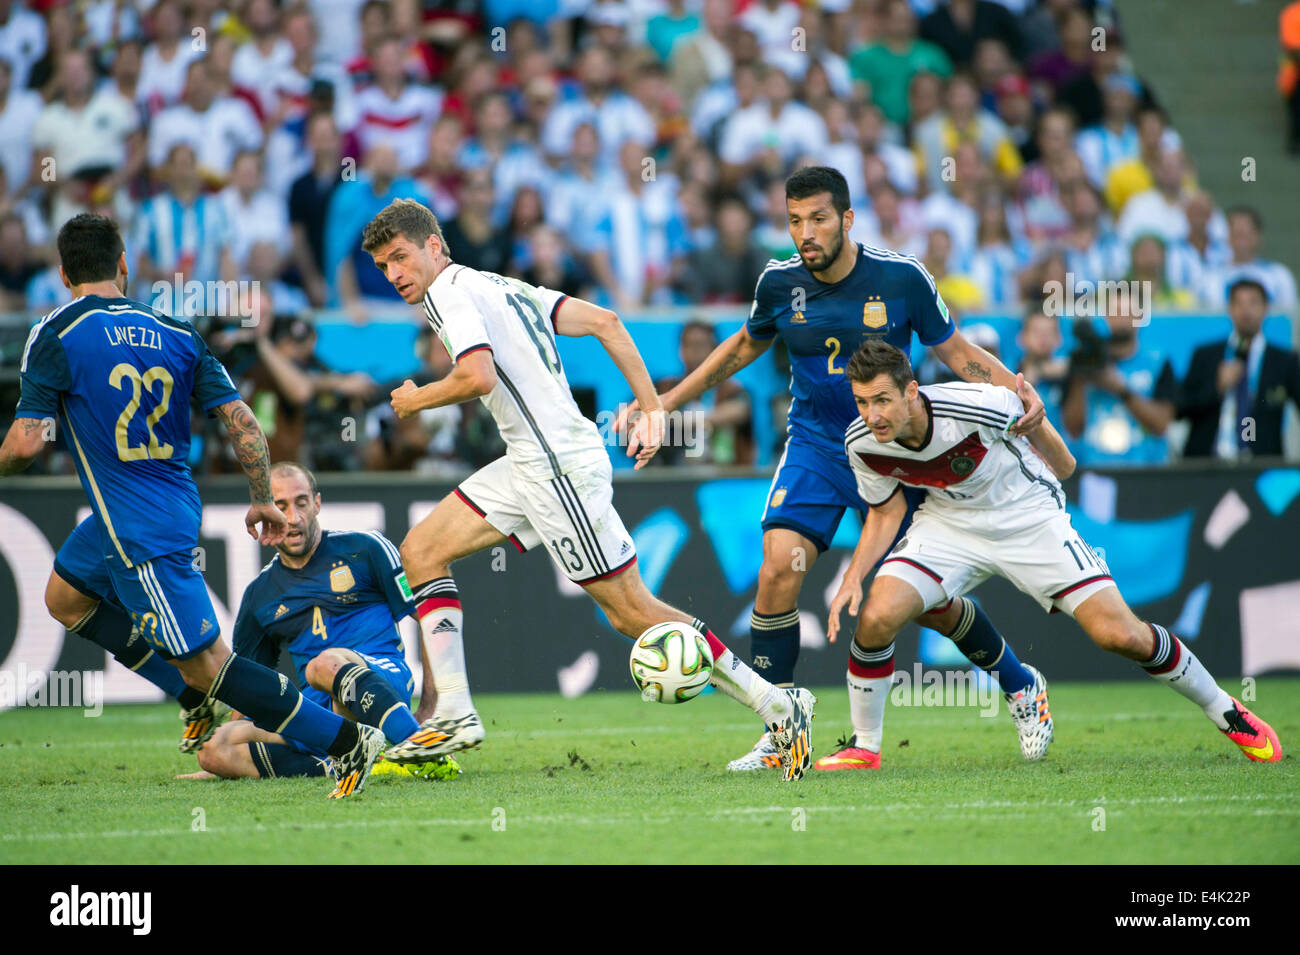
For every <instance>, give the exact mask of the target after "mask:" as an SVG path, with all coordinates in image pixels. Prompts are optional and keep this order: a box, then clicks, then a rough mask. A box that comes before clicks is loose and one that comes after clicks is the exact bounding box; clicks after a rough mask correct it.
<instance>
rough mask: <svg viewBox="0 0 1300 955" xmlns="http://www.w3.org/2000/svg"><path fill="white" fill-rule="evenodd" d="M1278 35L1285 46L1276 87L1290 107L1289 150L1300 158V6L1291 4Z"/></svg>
mask: <svg viewBox="0 0 1300 955" xmlns="http://www.w3.org/2000/svg"><path fill="white" fill-rule="evenodd" d="M1278 33H1279V39H1280V40H1281V43H1282V56H1283V60H1282V65H1281V67H1280V68H1279V70H1278V78H1277V86H1278V91H1279V92H1281V94H1282V97H1283V99H1285V100H1286V106H1287V135H1286V149H1287V152H1289V153H1291V155H1293V156H1298V155H1300V2H1296V3H1290V4H1288V5H1287V6H1286V7H1284V8H1283V9H1282V13H1281V14H1280V15H1279V16H1278Z"/></svg>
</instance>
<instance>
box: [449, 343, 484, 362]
mask: <svg viewBox="0 0 1300 955" xmlns="http://www.w3.org/2000/svg"><path fill="white" fill-rule="evenodd" d="M484 349H487V350H488V351H491V350H492V346H491V345H489V344H488V343H487V342H482V343H481V344H478V345H470V346H469V347H468V348H466V349H465V350H464V351H462V352H461V353H460V354H459V355H457V356H456V360H457V361H460V360H461V359H462V358H464V357H465V356H466V355H469V354H472V353H474V352H476V351H483V350H484Z"/></svg>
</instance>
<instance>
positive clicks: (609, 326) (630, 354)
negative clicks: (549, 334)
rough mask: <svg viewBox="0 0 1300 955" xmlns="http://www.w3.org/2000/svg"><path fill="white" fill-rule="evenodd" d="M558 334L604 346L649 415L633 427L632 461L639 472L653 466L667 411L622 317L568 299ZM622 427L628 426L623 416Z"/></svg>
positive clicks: (561, 312)
mask: <svg viewBox="0 0 1300 955" xmlns="http://www.w3.org/2000/svg"><path fill="white" fill-rule="evenodd" d="M555 332H556V334H558V335H565V336H567V337H569V338H581V337H582V336H584V335H591V336H592V337H593V338H595V339H596V340H597V341H599V342H600V344H601V347H603V348H604V349H605V351H606V352H607V353H608V354H609V357H610V359H612V360H613V362H614V364H615V365H616V366H617V367H618V370H619V371H620V372H621V373H622V375H623V377H624V378H625V379H627V383H628V387H629V388H631V389H632V396H633V398H635V407H636V408H637V409H639V410H642V411H644V412H645V414H644V415H642V416H640V417H639V418H638V419H637V421H636V423H635V424H634V426H633V430H632V434H631V435H630V436H629V438H628V442H627V454H628V457H632V456H633V455H636V459H637V461H636V468H637V469H638V470H640V469H641V468H643V467H645V466H646V465H647V464H649V463H650V459H651V458H652V457H654V455H655V452H656V451H658V450H659V446H660V445H661V444H663V439H664V409H663V404H662V403H661V401H660V398H659V394H658V393H657V392H656V391H655V386H654V382H652V381H651V380H650V372H649V371H647V370H646V367H645V360H644V359H643V358H642V357H641V353H640V352H639V351H637V347H636V342H634V341H632V335H631V334H630V333H629V332H628V330H627V326H626V325H624V324H623V322H622V320H621V319H619V317H618V315H617V314H615V313H614V312H611V311H610V310H609V309H607V308H601V307H600V306H599V305H593V304H591V302H585V301H583V300H582V299H580V298H566V299H565V300H564V301H563V302H561V303H560V307H559V308H558V309H557V310H556V312H555ZM618 424H619V425H624V424H626V418H625V417H624V416H620V418H619V422H618Z"/></svg>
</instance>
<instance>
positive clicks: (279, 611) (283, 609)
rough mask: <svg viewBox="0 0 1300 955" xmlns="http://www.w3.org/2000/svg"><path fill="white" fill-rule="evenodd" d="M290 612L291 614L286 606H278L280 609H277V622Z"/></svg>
mask: <svg viewBox="0 0 1300 955" xmlns="http://www.w3.org/2000/svg"><path fill="white" fill-rule="evenodd" d="M288 612H289V608H288V607H286V606H285V605H284V604H280V606H278V607H276V608H275V619H276V620H279V619H280V618H281V617H283V616H284V615H285V614H287V613H288Z"/></svg>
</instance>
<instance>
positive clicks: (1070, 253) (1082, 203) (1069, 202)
mask: <svg viewBox="0 0 1300 955" xmlns="http://www.w3.org/2000/svg"><path fill="white" fill-rule="evenodd" d="M1062 198H1063V200H1064V202H1065V206H1066V209H1067V211H1068V212H1069V215H1070V231H1069V232H1067V233H1066V234H1065V236H1064V237H1063V239H1062V242H1061V248H1062V250H1063V252H1064V254H1065V268H1066V271H1067V272H1069V273H1070V274H1071V275H1073V276H1074V281H1075V283H1076V284H1077V283H1079V282H1091V283H1094V284H1095V283H1097V282H1102V281H1105V280H1106V279H1110V278H1115V277H1117V276H1119V275H1121V274H1123V273H1124V272H1125V271H1127V269H1128V264H1129V263H1128V249H1127V247H1126V246H1125V245H1124V244H1123V243H1122V242H1121V241H1120V240H1119V239H1118V237H1117V236H1116V235H1115V232H1114V230H1112V229H1111V228H1110V223H1109V220H1106V219H1104V213H1105V210H1104V209H1103V208H1102V204H1101V196H1099V195H1098V194H1097V190H1096V189H1094V188H1093V187H1092V186H1091V185H1090V184H1089V183H1088V182H1087V181H1086V180H1084V179H1079V180H1077V181H1076V182H1075V183H1074V185H1073V186H1071V187H1070V188H1069V189H1067V190H1066V191H1065V194H1064V195H1063V196H1062Z"/></svg>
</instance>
